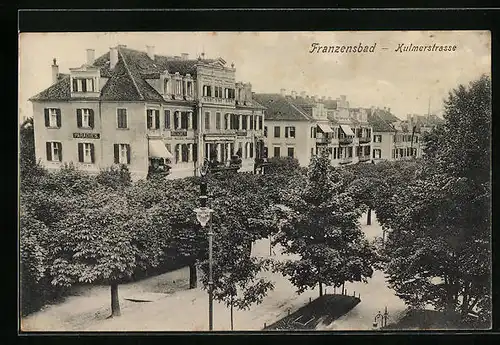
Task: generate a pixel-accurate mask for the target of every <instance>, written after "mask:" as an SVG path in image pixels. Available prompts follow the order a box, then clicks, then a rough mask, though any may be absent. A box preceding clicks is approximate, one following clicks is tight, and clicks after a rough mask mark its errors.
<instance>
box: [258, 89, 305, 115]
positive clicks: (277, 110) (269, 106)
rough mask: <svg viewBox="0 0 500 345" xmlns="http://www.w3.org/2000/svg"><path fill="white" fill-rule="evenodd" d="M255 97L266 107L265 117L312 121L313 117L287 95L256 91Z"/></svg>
mask: <svg viewBox="0 0 500 345" xmlns="http://www.w3.org/2000/svg"><path fill="white" fill-rule="evenodd" d="M253 98H254V99H255V100H257V102H258V103H260V104H261V105H262V106H264V107H265V108H266V110H265V113H264V114H265V115H264V118H265V119H266V120H274V121H310V120H313V118H312V117H311V116H310V115H309V114H307V113H306V112H305V111H304V110H303V109H301V108H300V107H299V106H297V105H296V104H294V103H292V102H291V101H290V100H289V99H287V98H286V97H284V96H282V95H280V94H275V93H267V94H265V93H256V94H254V95H253Z"/></svg>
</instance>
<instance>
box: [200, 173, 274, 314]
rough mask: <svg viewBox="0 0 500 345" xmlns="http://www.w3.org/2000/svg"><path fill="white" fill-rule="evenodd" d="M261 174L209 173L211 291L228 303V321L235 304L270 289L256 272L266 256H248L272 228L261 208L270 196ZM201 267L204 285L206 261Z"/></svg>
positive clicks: (263, 266) (242, 306)
mask: <svg viewBox="0 0 500 345" xmlns="http://www.w3.org/2000/svg"><path fill="white" fill-rule="evenodd" d="M265 176H266V175H254V174H246V173H238V174H230V173H227V174H219V175H212V176H209V177H208V183H207V184H208V190H209V194H210V196H211V198H210V201H209V205H210V207H211V208H212V209H213V210H214V213H213V216H212V221H213V223H212V230H213V232H214V248H213V282H214V285H213V295H214V298H215V299H216V300H220V301H223V302H224V303H225V304H226V305H227V306H229V307H230V310H231V324H232V319H233V318H232V315H233V308H234V307H236V308H237V309H247V308H249V307H250V305H252V304H254V303H260V302H261V301H262V299H263V298H264V297H265V296H266V294H267V292H268V291H269V290H270V289H272V288H273V283H272V282H270V281H269V280H267V279H265V278H264V277H262V276H260V272H262V271H264V270H267V269H269V268H270V266H269V265H270V261H269V260H268V259H260V258H256V257H252V256H251V247H252V243H253V242H254V241H257V240H259V239H261V238H266V237H268V236H269V234H270V233H272V232H275V231H276V226H275V220H274V218H273V217H272V214H270V213H269V212H266V211H267V210H268V208H269V205H270V200H269V198H268V195H267V194H266V192H265V188H264V185H263V184H262V182H263V178H264V177H265ZM205 236H206V234H205ZM201 269H202V270H203V272H204V275H203V277H202V282H203V284H204V287H205V288H208V280H209V277H208V262H207V261H206V260H205V261H203V262H202V265H201Z"/></svg>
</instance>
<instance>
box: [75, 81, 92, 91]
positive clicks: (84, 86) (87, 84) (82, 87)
mask: <svg viewBox="0 0 500 345" xmlns="http://www.w3.org/2000/svg"><path fill="white" fill-rule="evenodd" d="M72 84H73V85H72V86H73V92H94V91H96V90H95V87H94V86H95V85H94V84H95V83H94V78H73V82H72Z"/></svg>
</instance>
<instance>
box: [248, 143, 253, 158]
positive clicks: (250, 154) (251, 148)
mask: <svg viewBox="0 0 500 345" xmlns="http://www.w3.org/2000/svg"><path fill="white" fill-rule="evenodd" d="M248 154H249V156H250V158H253V143H250V152H249V153H248Z"/></svg>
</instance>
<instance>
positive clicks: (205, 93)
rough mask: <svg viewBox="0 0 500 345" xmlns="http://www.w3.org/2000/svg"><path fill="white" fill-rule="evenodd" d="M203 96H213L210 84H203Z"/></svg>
mask: <svg viewBox="0 0 500 345" xmlns="http://www.w3.org/2000/svg"><path fill="white" fill-rule="evenodd" d="M203 96H206V97H212V87H211V86H210V85H203Z"/></svg>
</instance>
